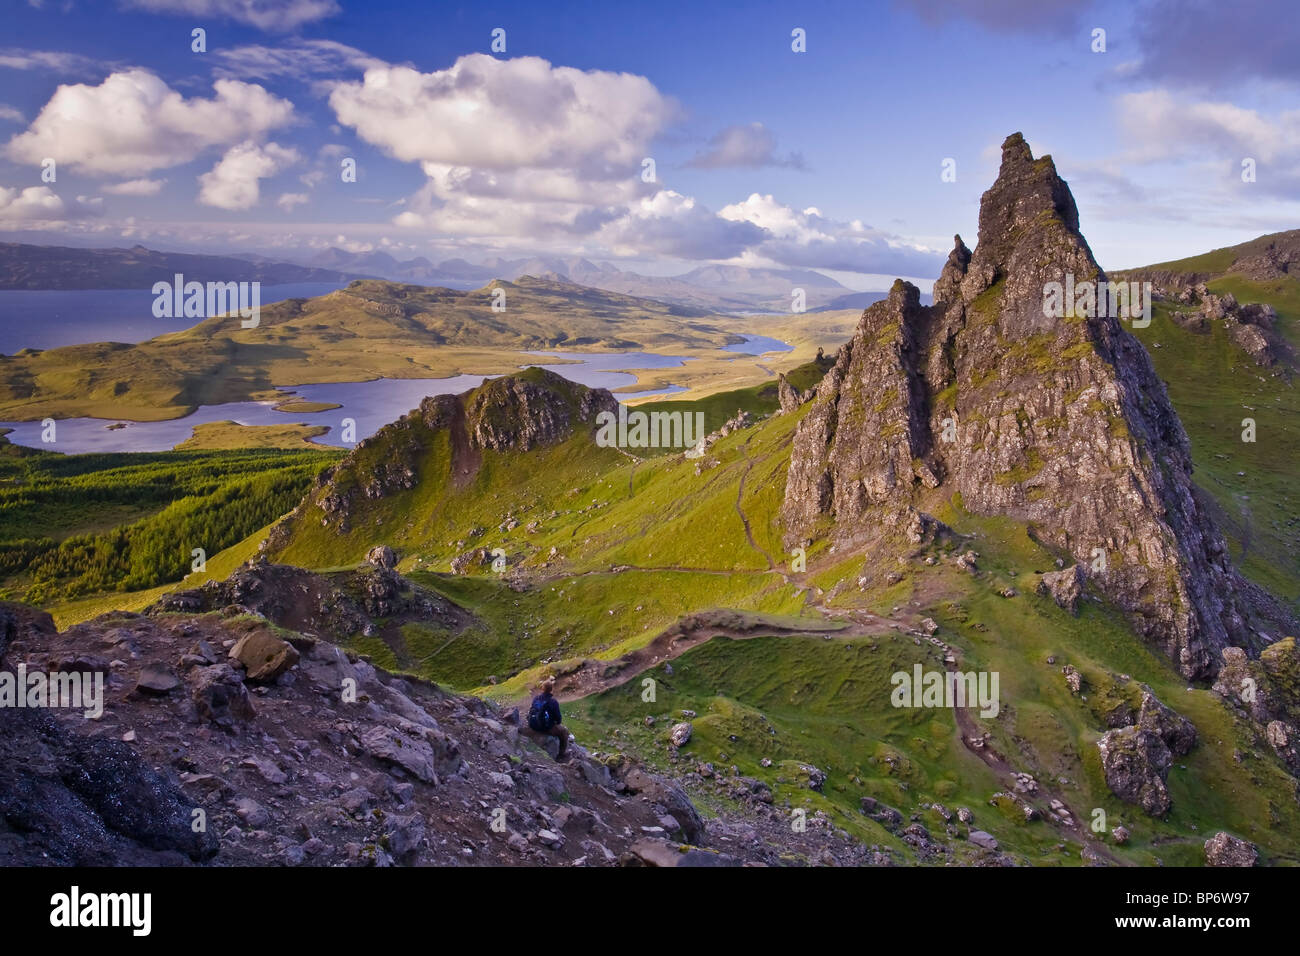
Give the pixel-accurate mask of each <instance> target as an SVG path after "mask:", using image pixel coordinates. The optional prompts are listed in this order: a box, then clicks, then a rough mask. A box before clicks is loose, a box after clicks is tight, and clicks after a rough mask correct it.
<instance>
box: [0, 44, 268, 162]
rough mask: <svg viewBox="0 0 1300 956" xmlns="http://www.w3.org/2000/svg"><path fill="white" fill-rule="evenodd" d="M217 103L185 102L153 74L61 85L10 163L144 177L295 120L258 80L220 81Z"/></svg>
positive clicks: (9, 150) (13, 145) (14, 142)
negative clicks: (46, 163)
mask: <svg viewBox="0 0 1300 956" xmlns="http://www.w3.org/2000/svg"><path fill="white" fill-rule="evenodd" d="M213 89H214V91H215V92H216V95H215V96H214V97H212V98H211V99H201V98H199V97H191V98H189V99H186V98H185V97H183V96H182V95H181V94H180V93H178V92H176V91H175V90H173V89H171V88H170V87H169V86H168V85H167V84H166V83H165V82H163V81H162V80H161V79H159V78H158V77H157V76H155V75H154V74H152V73H150V72H148V71H147V70H141V69H133V70H127V71H125V72H122V73H114V74H112V75H111V76H109V77H108V78H106V79H105V80H104V81H103V82H102V83H100V84H99V85H98V86H88V85H86V84H81V83H77V84H71V85H65V86H60V87H59V88H58V89H57V90H55V91H54V95H53V96H52V97H50V101H49V102H48V103H46V104H45V106H44V107H43V108H42V109H41V112H40V115H38V116H37V117H36V119H35V120H34V121H33V122H32V124H31V126H30V127H29V128H28V130H27V131H26V132H25V133H20V134H18V135H17V136H15V137H14V138H13V139H11V140H10V141H9V144H8V146H7V147H6V148H5V153H6V155H8V156H9V158H10V159H13V160H15V161H17V162H24V163H40V162H41V161H42V160H43V159H44V158H45V157H53V158H54V159H56V160H57V161H58V162H59V163H60V164H61V165H67V166H70V167H73V168H78V169H80V170H81V171H83V172H86V173H89V174H91V175H97V176H121V175H139V174H141V173H147V172H150V171H152V170H155V169H164V168H166V167H170V166H178V165H180V164H181V163H187V162H189V161H190V160H192V159H194V158H195V157H197V156H198V155H199V154H200V153H201V152H203V151H204V150H206V149H208V148H209V147H213V146H227V145H229V144H231V143H235V142H240V141H242V140H244V139H249V138H256V137H259V136H261V135H262V134H264V133H265V132H266V131H268V130H270V129H273V128H275V127H278V126H283V125H285V124H286V123H288V122H290V121H291V120H292V119H293V104H292V103H290V102H289V101H288V100H285V99H281V98H279V97H277V96H273V95H272V94H271V93H268V92H267V91H266V90H265V89H263V88H262V87H261V86H258V85H257V84H254V83H242V82H239V81H237V80H217V81H216V82H215V83H214V84H213Z"/></svg>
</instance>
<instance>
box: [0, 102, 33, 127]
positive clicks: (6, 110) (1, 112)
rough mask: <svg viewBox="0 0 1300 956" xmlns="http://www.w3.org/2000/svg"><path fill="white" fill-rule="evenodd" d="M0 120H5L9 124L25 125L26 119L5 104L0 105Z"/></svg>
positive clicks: (19, 112)
mask: <svg viewBox="0 0 1300 956" xmlns="http://www.w3.org/2000/svg"><path fill="white" fill-rule="evenodd" d="M0 120H7V121H9V122H11V123H25V122H26V121H27V117H26V116H24V115H23V114H22V112H21V111H20V110H17V109H14V107H12V106H10V105H8V104H7V103H0Z"/></svg>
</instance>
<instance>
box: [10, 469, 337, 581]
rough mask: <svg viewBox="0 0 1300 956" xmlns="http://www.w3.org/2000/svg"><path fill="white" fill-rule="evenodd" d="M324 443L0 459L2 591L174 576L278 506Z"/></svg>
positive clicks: (306, 475)
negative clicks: (199, 553) (298, 447)
mask: <svg viewBox="0 0 1300 956" xmlns="http://www.w3.org/2000/svg"><path fill="white" fill-rule="evenodd" d="M338 456H339V452H336V451H334V450H331V449H320V450H304V451H298V452H283V451H276V450H270V449H268V450H250V451H246V452H215V453H212V452H207V453H205V452H161V453H153V454H94V455H58V454H53V453H47V452H38V453H36V454H32V455H26V456H22V457H0V574H3V578H2V579H0V580H2V581H3V585H2V587H3V590H2V591H0V593H3V594H5V596H6V597H11V598H16V599H20V600H28V601H31V602H34V603H47V602H50V601H54V600H67V599H70V598H75V597H78V596H82V595H92V594H99V593H105V592H115V591H135V590H140V589H144V588H150V587H154V586H157V585H160V584H163V583H164V582H169V581H170V582H177V581H180V580H181V579H182V578H184V577H185V575H186V574H188V573H190V571H191V566H192V562H193V557H192V552H193V549H195V548H202V549H203V551H204V552H205V554H206V555H208V556H214V555H216V554H217V553H218V552H220V551H222V550H224V549H225V548H227V547H229V546H231V545H233V544H235V543H237V542H239V541H240V540H242V539H243V538H245V537H246V536H248V535H249V534H251V533H252V532H254V531H255V530H257V529H258V528H261V527H263V526H264V525H266V524H268V523H269V522H271V521H272V520H274V519H275V518H277V517H279V516H280V515H282V514H283V513H284V512H286V511H288V510H290V509H291V508H292V507H293V505H294V504H295V503H296V502H297V501H298V500H299V499H300V498H301V497H302V495H303V493H304V492H305V491H306V489H307V487H308V485H309V484H310V482H311V480H312V479H313V478H314V477H315V475H316V473H317V472H319V471H320V470H321V468H323V467H324V466H325V465H326V464H327V463H329V462H330V461H332V460H334V459H336V458H337V457H338Z"/></svg>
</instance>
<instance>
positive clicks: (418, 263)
mask: <svg viewBox="0 0 1300 956" xmlns="http://www.w3.org/2000/svg"><path fill="white" fill-rule="evenodd" d="M309 261H310V263H311V264H312V265H314V266H320V267H322V268H328V269H340V270H344V271H351V272H358V273H366V274H373V275H378V276H381V277H382V278H385V279H394V280H398V281H402V282H414V283H421V284H428V285H447V286H451V287H453V288H454V287H456V286H462V285H463V286H467V287H471V288H472V287H476V286H478V285H479V284H481V283H483V282H488V281H490V280H492V279H508V280H514V279H518V278H519V277H520V276H525V275H531V276H536V277H538V278H548V279H550V278H558V279H565V280H568V281H569V282H575V283H577V284H579V285H585V286H589V287H591V288H593V289H604V290H605V291H607V292H619V293H622V294H624V295H634V296H638V297H640V298H645V299H657V300H658V301H660V302H667V303H670V304H672V305H681V306H686V307H688V308H693V309H704V310H708V311H712V312H724V313H725V312H789V311H790V306H791V296H792V293H793V290H794V289H796V288H801V289H803V290H804V303H805V306H806V308H807V309H808V311H821V310H825V309H847V308H865V307H866V306H867V305H869V304H870V303H872V302H876V301H878V300H880V299H883V298H884V297H885V293H883V292H853V291H852V290H850V289H848V288H846V287H845V286H843V285H841V284H840V283H839V282H836V281H835V280H834V279H832V278H830V277H829V276H825V275H822V274H821V273H820V272H815V271H813V270H811V269H759V268H748V267H745V266H724V265H707V266H700V267H699V268H697V269H692V270H691V271H689V272H686V273H683V274H681V275H676V276H651V275H644V274H642V273H638V272H625V271H623V270H622V269H619V268H617V267H616V266H612V265H609V264H603V265H601V264H597V263H595V262H592V261H591V260H589V259H583V258H573V257H570V258H564V257H550V256H532V257H529V258H524V259H501V258H494V259H489V260H487V261H486V262H483V263H481V264H474V263H470V262H466V261H465V260H464V259H448V260H446V261H445V262H439V263H434V262H431V261H429V260H428V259H426V258H424V257H422V256H421V257H419V258H415V259H407V260H405V261H399V260H398V259H396V258H394V257H393V256H391V255H389V254H388V253H385V252H367V253H351V252H346V251H345V250H343V249H337V248H331V249H327V250H325V251H324V252H321V253H319V254H318V255H316V256H313V257H312V258H311V260H309Z"/></svg>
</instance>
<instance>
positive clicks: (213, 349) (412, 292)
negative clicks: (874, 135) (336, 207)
mask: <svg viewBox="0 0 1300 956" xmlns="http://www.w3.org/2000/svg"><path fill="white" fill-rule="evenodd" d="M494 301H499V302H500V304H501V305H503V306H504V311H496V310H494V309H493V303H494ZM737 338H738V337H737V335H736V334H735V333H733V332H730V331H727V330H726V329H724V328H723V327H722V326H720V325H718V324H716V323H715V322H713V321H710V317H709V313H707V312H704V311H702V310H698V309H688V308H685V307H682V306H675V305H667V304H664V303H662V302H657V301H653V300H649V299H639V298H635V297H632V296H627V295H621V294H619V293H615V292H607V291H604V290H601V289H590V288H587V287H585V286H580V285H576V284H574V283H572V282H568V281H563V280H558V279H540V278H535V277H531V276H525V277H523V278H521V279H520V280H519V281H518V282H505V281H499V280H497V281H493V282H491V283H489V284H488V285H486V286H484V287H483V288H481V289H476V290H470V291H464V290H458V289H448V288H428V287H425V286H418V285H407V284H402V283H397V282H388V281H385V280H381V279H359V280H357V281H355V282H353V283H351V284H350V285H348V286H347V287H346V288H343V289H338V290H336V291H334V292H331V293H330V294H328V295H323V296H317V297H316V298H312V299H301V298H298V299H286V300H285V301H283V302H276V303H273V304H271V305H268V306H266V307H264V308H263V309H262V310H261V315H260V322H259V324H258V326H257V327H256V328H250V329H245V328H242V327H241V325H240V323H239V322H238V321H233V320H232V319H231V318H229V317H226V316H218V317H214V318H209V319H205V320H204V321H203V322H200V323H199V324H198V325H196V326H194V327H193V328H190V329H186V330H184V331H181V332H172V333H168V334H165V335H160V336H157V337H155V338H152V339H149V340H147V341H144V342H140V343H138V344H136V345H123V344H121V343H115V342H94V343H87V344H83V345H73V346H66V347H63V348H55V349H49V350H46V351H39V350H31V349H28V350H24V351H22V352H20V353H18V354H17V355H11V356H0V420H5V421H20V420H21V421H26V420H32V419H40V418H43V417H45V416H47V415H52V416H55V417H59V418H62V417H72V416H81V415H91V416H95V417H101V418H129V419H133V420H137V421H157V420H162V419H168V418H176V417H179V416H181V415H185V414H188V413H189V412H191V411H193V409H194V408H195V407H196V406H198V405H211V404H218V403H221V402H232V401H241V400H246V399H249V398H265V399H271V398H274V397H276V393H274V392H272V391H271V388H272V386H273V385H278V384H283V383H303V382H322V381H368V380H370V379H374V378H380V377H389V378H438V377H442V376H446V375H454V374H457V373H458V372H460V371H465V370H473V371H475V372H480V373H483V374H496V373H500V372H504V371H511V370H513V369H516V368H518V366H519V362H520V360H519V352H520V351H523V350H538V349H579V350H581V349H593V350H599V351H625V350H626V351H661V352H667V353H670V354H672V353H679V352H680V350H683V349H686V350H689V349H719V348H721V347H722V346H724V345H727V344H730V343H733V342H735V341H737Z"/></svg>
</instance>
